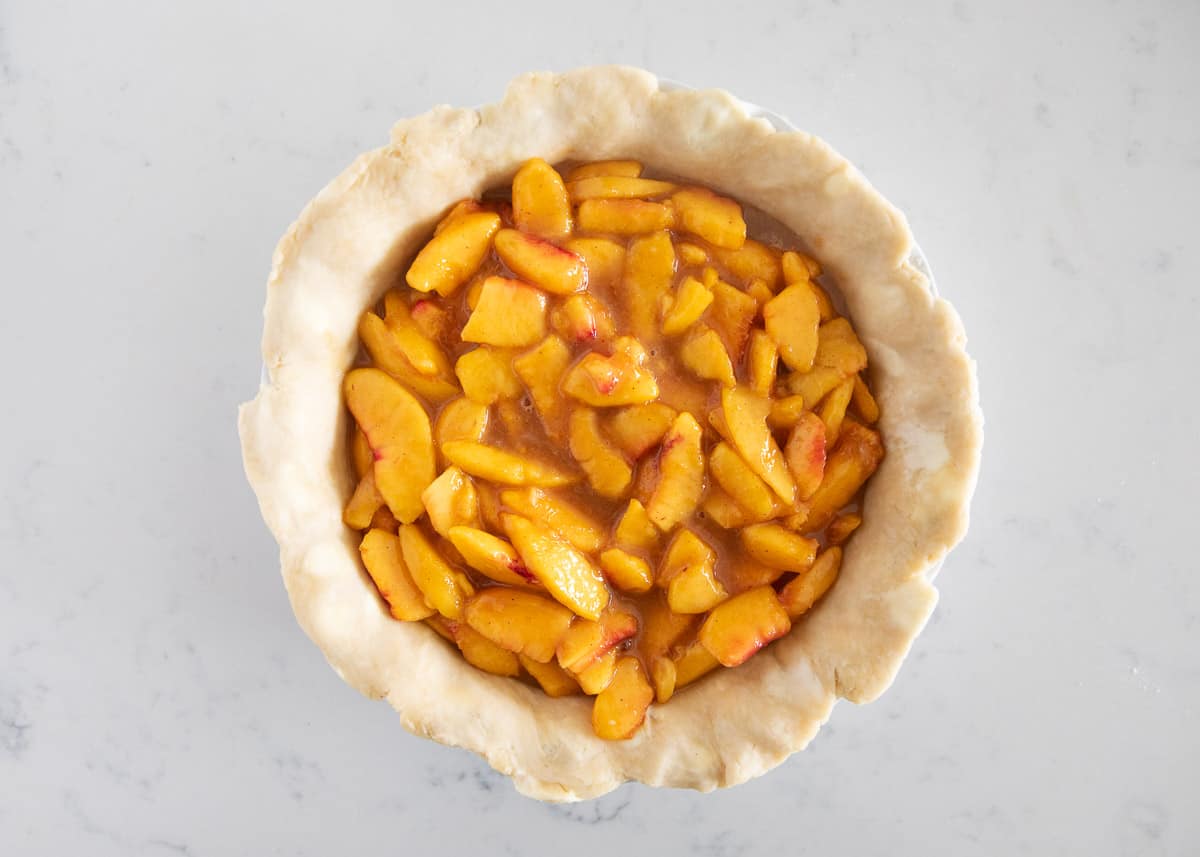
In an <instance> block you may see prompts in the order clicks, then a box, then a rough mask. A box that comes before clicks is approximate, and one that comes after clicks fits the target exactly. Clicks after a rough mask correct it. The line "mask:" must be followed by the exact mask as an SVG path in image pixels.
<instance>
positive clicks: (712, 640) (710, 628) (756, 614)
mask: <svg viewBox="0 0 1200 857" xmlns="http://www.w3.org/2000/svg"><path fill="white" fill-rule="evenodd" d="M791 629H792V623H791V620H790V619H789V618H788V614H787V612H786V611H785V610H784V609H783V605H782V604H780V603H779V597H778V596H777V595H776V594H775V590H774V589H772V588H771V587H769V586H760V587H757V588H756V589H751V590H748V591H746V592H743V593H742V594H741V595H735V596H734V597H733V598H730V599H729V600H728V601H725V602H723V603H721V604H718V605H717V606H716V607H714V608H713V611H712V612H711V613H709V614H708V618H707V619H705V620H704V624H703V625H701V626H700V634H699V637H698V639H699V641H700V644H701V645H702V646H704V648H706V649H708V651H709V652H710V653H711V654H712V656H713V657H715V658H716V659H717V660H718V661H720V662H721V664H722V665H724V666H727V667H736V666H737V665H738V664H742V663H745V662H746V661H747V660H749V659H750V657H751V656H752V655H754V654H755V653H757V652H758V650H759V649H761V648H762V647H763V646H765V645H767V644H768V643H770V642H771V641H772V640H778V639H779V638H780V637H782V636H783V635H784V634H786V633H787V632H788V631H790V630H791Z"/></svg>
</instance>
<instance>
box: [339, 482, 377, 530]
mask: <svg viewBox="0 0 1200 857" xmlns="http://www.w3.org/2000/svg"><path fill="white" fill-rule="evenodd" d="M382 505H383V495H382V494H380V493H379V489H378V488H376V487H375V474H374V473H372V472H371V471H370V470H368V471H367V474H366V475H365V476H363V478H362V479H360V480H358V486H357V487H356V488H355V489H354V493H353V494H351V495H350V501H349V502H348V503H346V508H345V509H344V510H343V511H342V522H343V523H344V524H345V525H346V526H347V527H350V528H351V529H354V530H365V529H366V528H367V527H369V526H371V519H372V518H374V517H375V513H376V512H377V511H378V510H379V507H380V506H382Z"/></svg>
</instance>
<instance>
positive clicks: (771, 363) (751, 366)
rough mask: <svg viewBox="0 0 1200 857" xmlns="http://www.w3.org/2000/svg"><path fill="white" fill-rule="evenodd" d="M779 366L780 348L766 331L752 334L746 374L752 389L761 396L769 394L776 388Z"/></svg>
mask: <svg viewBox="0 0 1200 857" xmlns="http://www.w3.org/2000/svg"><path fill="white" fill-rule="evenodd" d="M778 368H779V348H778V347H777V346H776V345H775V340H773V339H772V338H771V337H770V336H768V335H767V334H766V333H765V332H764V331H761V330H755V331H752V332H751V334H750V350H749V351H748V352H747V354H746V374H747V375H748V376H749V378H750V389H751V390H753V391H754V392H755V393H758V395H760V396H769V395H771V391H772V390H774V389H775V373H776V371H777V370H778Z"/></svg>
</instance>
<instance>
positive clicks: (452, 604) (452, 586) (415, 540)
mask: <svg viewBox="0 0 1200 857" xmlns="http://www.w3.org/2000/svg"><path fill="white" fill-rule="evenodd" d="M400 550H401V553H402V555H403V556H404V564H405V565H406V566H407V567H408V570H409V573H410V574H412V578H413V581H414V582H415V583H416V584H417V588H418V589H420V590H421V592H422V593H423V594H424V596H425V600H426V601H428V602H429V604H430V606H432V607H433V608H434V609H435V610H437V612H439V613H441V614H442V615H443V616H445V617H446V618H447V619H456V620H457V619H461V618H462V613H463V605H464V604H466V602H467V599H468V598H470V597H471V596H472V595H474V591H473V589H472V587H471V584H470V582H469V581H468V580H467V579H466V576H465V575H463V574H462V572H460V571H458V570H456V569H455V568H454V567H453V566H452V565H450V563H448V562H447V561H446V559H445V557H443V556H442V555H441V553H439V552H438V549H437V548H436V547H434V545H433V543H432V542H431V541H430V540H429V537H428V536H426V535H425V533H424V531H422V530H421V528H420V527H419V526H417V525H416V524H405V525H404V526H402V527H401V528H400Z"/></svg>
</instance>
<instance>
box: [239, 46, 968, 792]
mask: <svg viewBox="0 0 1200 857" xmlns="http://www.w3.org/2000/svg"><path fill="white" fill-rule="evenodd" d="M535 156H537V157H542V158H545V159H546V160H547V161H549V162H551V163H555V162H558V161H563V160H568V159H571V160H601V159H607V158H635V159H637V160H639V161H642V162H643V163H646V164H648V165H650V166H651V167H652V168H653V167H658V168H660V169H666V170H669V171H670V172H671V173H673V174H677V175H681V176H688V177H692V178H694V179H696V180H697V181H699V182H701V183H703V184H707V185H710V186H712V187H714V188H715V189H717V190H718V191H722V192H725V193H728V194H730V195H732V196H733V197H735V198H736V199H738V200H740V201H741V202H743V203H746V204H749V205H753V206H756V207H758V208H760V209H762V210H764V211H767V212H769V213H770V214H772V215H773V216H774V217H776V218H778V219H779V220H780V221H781V222H783V223H784V224H785V225H787V226H788V227H789V228H790V229H792V230H793V231H794V232H796V233H797V234H798V235H800V236H802V237H803V238H804V239H805V240H806V241H807V243H808V244H809V247H810V248H811V250H812V251H813V253H814V254H815V255H816V256H817V257H818V258H819V260H820V261H821V264H822V265H823V266H824V267H825V268H826V269H827V270H828V271H830V272H831V273H832V274H833V275H834V277H835V278H836V282H837V283H838V285H839V288H840V289H841V291H842V293H843V294H844V296H845V298H846V301H847V304H848V307H849V311H850V315H851V318H852V319H853V321H854V326H855V329H856V330H857V331H858V334H859V336H860V338H861V339H862V342H863V344H864V345H865V346H866V347H867V349H868V351H869V353H870V356H871V366H872V371H873V374H872V377H873V382H874V389H875V394H876V396H877V398H878V401H879V404H880V407H881V409H882V419H881V420H880V422H879V429H880V431H881V433H882V435H883V439H884V443H885V445H886V447H887V456H886V458H885V459H884V461H883V464H882V466H881V467H880V468H879V470H878V472H877V473H876V474H875V476H874V478H873V479H872V480H871V482H870V483H869V484H868V488H867V493H866V498H865V513H864V523H863V525H862V527H861V528H860V529H859V531H858V532H857V533H856V534H855V537H854V538H853V539H852V540H850V542H849V544H848V546H847V550H846V554H845V560H844V563H843V565H842V571H841V575H840V577H839V579H838V582H837V585H836V586H834V587H833V589H832V590H831V591H830V593H829V594H828V595H827V596H826V597H825V599H824V600H823V601H822V602H821V603H820V604H819V605H818V606H817V607H816V608H814V609H813V611H812V612H811V613H810V614H809V615H808V616H806V618H805V619H804V620H802V621H800V622H798V623H797V626H796V628H795V629H794V630H793V631H792V633H791V634H789V635H788V636H787V637H785V638H783V639H782V640H779V641H777V642H776V643H775V644H774V645H772V646H771V647H770V648H768V649H766V650H765V651H763V652H761V653H760V654H759V655H758V656H757V657H755V658H752V659H751V660H750V661H748V662H747V663H746V664H744V665H743V666H740V667H738V668H736V669H728V670H719V671H717V672H716V673H713V674H711V675H709V676H707V677H706V678H704V679H703V680H701V681H700V682H698V683H697V684H696V685H695V686H693V687H690V688H688V689H687V690H686V691H685V692H683V693H681V694H679V695H678V696H677V697H675V698H674V699H672V700H671V704H670V705H663V706H652V707H651V709H650V712H649V715H648V717H647V720H646V725H645V727H644V728H643V729H642V730H641V731H640V732H638V733H637V735H636V737H634V738H633V739H632V740H629V741H603V740H601V739H599V738H597V737H596V736H595V735H594V734H593V732H592V727H591V719H590V714H591V703H592V700H591V699H590V698H588V697H566V698H561V699H551V698H549V697H547V696H545V694H543V693H542V692H541V690H539V689H537V688H534V687H529V686H526V685H524V684H522V683H520V682H517V681H513V680H512V679H508V678H501V677H497V676H493V675H489V674H487V673H484V672H482V671H480V670H477V669H475V668H473V667H471V666H470V665H469V664H467V663H466V662H465V661H464V660H463V659H462V657H461V655H459V653H458V651H456V650H455V649H454V648H453V647H451V646H447V645H446V644H445V642H444V641H443V640H441V639H439V638H438V636H437V634H435V633H434V632H433V631H432V630H431V629H430V628H428V627H426V626H425V625H423V624H418V623H409V622H398V621H396V620H394V619H392V618H391V617H390V616H389V615H388V613H387V610H386V609H385V606H384V605H383V602H382V601H381V599H380V598H379V596H378V594H377V593H376V591H375V588H374V586H373V585H372V583H371V581H370V579H369V578H368V577H367V575H366V573H365V572H364V570H363V569H362V567H361V564H360V561H359V555H358V534H357V533H353V532H351V531H350V530H349V529H348V528H347V527H345V525H343V523H342V506H343V504H344V502H345V500H346V498H347V497H348V496H349V494H350V492H351V491H352V490H353V488H354V480H353V474H352V473H351V472H350V460H349V455H348V454H347V448H346V439H347V422H346V421H347V419H348V416H347V414H346V410H345V407H344V405H343V403H342V398H341V382H342V376H343V374H344V373H345V371H346V370H347V368H348V367H349V366H350V364H351V363H352V361H353V360H354V357H355V354H356V352H357V349H358V335H357V332H356V324H357V322H358V318H359V315H360V314H361V313H362V311H363V310H364V308H366V307H368V306H370V305H372V304H373V303H374V302H375V301H376V300H378V299H379V298H380V296H381V295H382V294H383V292H384V291H385V290H386V289H387V288H388V287H390V286H392V285H394V284H395V283H396V282H397V281H399V280H400V279H401V278H402V275H403V270H404V269H403V267H402V266H403V265H404V264H405V263H406V262H407V261H408V260H409V259H410V258H411V256H412V254H413V253H414V252H415V250H416V248H417V247H418V245H419V242H421V241H422V240H424V239H425V238H426V237H427V236H428V234H429V233H430V232H431V230H432V227H433V224H434V223H435V222H436V221H437V219H438V217H439V216H440V215H441V214H442V213H443V212H444V211H445V210H446V208H447V207H448V206H450V205H451V204H452V203H454V202H455V201H457V200H459V199H462V198H464V197H476V196H478V195H479V194H480V193H481V192H483V191H484V190H486V189H488V188H491V187H495V186H498V185H502V184H505V183H507V182H508V181H509V180H510V179H511V177H512V175H513V173H514V172H515V171H516V169H517V168H518V167H519V166H520V165H521V163H522V162H524V161H525V160H526V159H528V158H532V157H535ZM911 248H912V236H911V234H910V233H909V230H908V225H907V223H906V222H905V219H904V217H903V215H902V214H901V213H900V212H899V211H897V210H896V209H895V208H893V207H892V206H891V204H889V203H888V202H887V201H886V200H885V199H883V197H882V196H880V195H879V193H878V192H876V191H875V190H874V189H873V188H872V187H871V186H870V185H869V184H868V183H867V181H866V180H865V179H864V178H863V176H862V175H860V174H859V173H858V171H857V170H856V169H855V168H854V167H853V166H851V165H850V164H849V163H848V162H847V161H846V160H845V159H844V158H842V157H841V156H840V155H838V154H837V153H836V152H834V151H833V150H832V149H831V148H830V147H829V146H828V145H827V144H825V143H824V142H823V141H821V140H819V139H817V138H816V137H812V136H809V135H808V134H803V133H799V132H796V133H779V132H776V131H775V130H773V129H772V127H771V126H770V125H769V124H768V123H767V122H766V121H765V120H762V119H755V118H751V117H749V116H748V115H747V114H746V112H745V109H744V107H743V106H742V105H741V103H740V102H738V101H737V100H736V99H734V98H733V97H732V96H730V95H729V94H727V93H725V92H722V91H708V92H694V91H673V92H664V91H660V89H659V85H658V81H657V79H656V78H655V77H653V76H652V75H650V74H649V73H647V72H644V71H641V70H638V69H632V68H621V67H598V68H584V69H578V70H576V71H572V72H568V73H566V74H548V73H539V74H529V75H525V76H523V77H520V78H517V79H516V80H515V81H513V82H512V83H511V84H510V85H509V87H508V90H507V92H506V93H505V96H504V99H503V100H502V101H501V102H500V103H498V104H493V105H489V106H487V107H484V108H482V109H479V110H456V109H451V108H449V107H438V108H435V109H433V110H431V111H430V112H429V113H426V114H424V115H423V116H418V117H415V118H412V119H405V120H402V121H400V122H398V123H396V125H395V127H394V128H393V129H392V136H391V142H390V144H388V145H387V146H384V147H383V148H381V149H377V150H375V151H373V152H368V153H366V154H364V155H362V156H361V157H359V158H358V159H357V160H356V161H355V162H354V163H353V164H351V165H350V167H349V168H348V169H347V170H346V171H345V172H343V173H342V174H341V175H340V176H338V177H337V178H336V179H335V180H334V181H333V182H332V183H330V184H329V186H328V187H326V188H325V189H324V190H322V191H321V192H320V193H319V194H318V195H317V197H316V198H315V199H314V200H312V202H310V203H309V204H308V206H307V207H306V208H305V209H304V211H303V212H302V213H301V215H300V219H299V220H298V221H297V222H296V223H295V224H293V225H292V227H291V229H289V230H288V232H287V234H286V235H285V236H284V238H283V240H282V241H281V242H280V243H279V246H278V247H277V248H276V250H275V256H274V265H273V269H272V271H271V276H270V280H269V281H268V293H267V304H266V310H265V325H264V333H263V344H262V348H263V359H264V361H265V363H266V366H267V371H268V373H269V381H265V382H264V383H263V386H262V388H261V389H260V390H259V393H258V396H257V397H256V398H255V399H254V401H253V402H249V403H248V404H246V405H243V406H242V408H241V411H240V414H239V428H240V433H241V439H242V450H243V455H244V459H245V466H246V474H247V476H248V477H249V479H250V483H251V485H253V487H254V490H255V492H256V493H257V495H258V499H259V504H260V506H261V508H262V514H263V517H264V518H265V519H266V522H267V525H268V526H269V527H270V528H271V531H272V532H273V533H274V534H275V537H276V539H277V540H278V541H279V546H280V562H281V565H282V568H283V578H284V583H285V584H286V586H287V590H288V594H289V596H290V597H291V602H292V607H293V609H294V610H295V612H296V617H297V619H298V620H299V621H300V624H301V626H302V627H303V628H304V630H305V632H306V633H307V634H308V635H309V636H310V637H311V638H312V639H313V640H314V641H315V642H316V643H317V645H319V646H320V647H321V650H322V651H323V652H324V653H325V656H326V657H327V658H328V659H329V662H330V663H331V664H332V665H333V668H334V669H335V670H336V671H337V672H338V674H339V675H340V676H342V678H344V679H345V680H346V681H347V682H349V683H350V684H351V685H352V686H354V687H356V688H358V690H360V691H361V692H362V693H364V694H367V695H368V696H371V697H385V698H386V699H387V700H388V702H390V703H391V704H392V706H393V707H394V708H395V709H396V711H397V712H398V713H399V714H400V719H401V722H402V723H403V724H404V726H405V728H407V729H409V730H410V731H412V732H414V733H416V734H418V735H424V736H427V737H430V738H433V739H434V740H436V741H440V742H442V743H444V744H450V745H454V746H460V747H466V748H468V749H471V750H474V751H475V752H477V753H479V754H481V755H483V756H484V757H485V758H486V759H487V760H488V762H489V763H490V764H491V765H492V766H493V767H494V768H496V769H497V770H499V771H501V772H503V773H505V774H507V775H509V776H511V777H512V779H513V781H514V782H515V783H516V786H517V788H518V789H519V790H520V791H521V792H523V793H525V794H527V795H530V796H532V797H536V798H540V799H542V800H555V801H564V800H578V799H582V798H589V797H595V796H598V795H602V794H604V793H605V792H608V791H610V790H612V789H613V788H615V787H617V786H618V785H619V784H621V783H622V782H623V781H626V780H639V781H641V782H643V783H646V784H649V785H662V786H672V787H685V788H694V789H701V790H710V789H713V788H717V787H723V786H731V785H735V784H737V783H741V782H744V781H746V780H748V779H750V778H751V777H755V776H758V775H759V774H762V773H764V772H766V771H767V770H769V769H771V768H773V767H774V766H776V765H778V764H779V763H780V762H782V761H783V760H784V759H786V758H787V757H788V756H789V755H790V754H791V753H794V752H796V751H798V750H801V749H803V748H804V747H805V745H807V744H808V742H809V740H810V739H811V738H812V737H813V735H814V734H815V733H816V731H817V729H818V728H819V727H820V726H821V724H822V723H823V722H824V721H825V720H826V718H827V717H828V716H829V712H830V710H831V709H832V707H833V703H834V701H835V700H836V699H838V698H839V697H842V698H845V699H849V700H851V701H852V702H869V701H871V700H873V699H875V698H876V697H877V696H879V694H880V693H882V692H883V691H884V690H885V689H886V688H887V686H888V685H889V684H890V683H891V681H892V678H893V677H894V676H895V674H896V670H897V669H898V668H899V666H900V662H901V661H902V660H903V659H904V656H905V655H906V654H907V652H908V649H909V646H910V645H911V643H912V641H913V638H914V637H916V635H917V634H918V633H919V632H920V630H921V628H922V627H923V626H924V624H925V621H926V620H927V619H928V618H929V615H930V613H931V611H932V610H933V606H934V604H935V602H936V600H937V592H936V590H935V589H934V588H933V586H932V584H931V583H930V581H929V579H928V577H929V576H931V575H929V574H927V573H928V572H931V571H932V570H933V569H935V568H936V567H937V565H938V563H939V562H940V560H941V559H942V558H943V557H944V556H945V554H946V552H947V551H948V550H949V549H950V548H951V547H953V546H954V545H955V544H956V543H957V542H958V541H959V540H960V539H961V538H962V537H963V535H964V533H965V532H966V529H967V513H968V503H969V500H970V496H971V493H972V491H973V489H974V485H975V477H976V472H977V469H978V463H979V454H980V446H981V443H982V415H981V413H980V411H979V407H978V397H977V391H976V385H975V371H974V364H973V362H972V361H971V360H970V358H969V357H968V356H967V354H966V351H965V350H964V345H965V336H964V334H963V330H962V326H961V323H960V321H959V319H958V316H957V315H956V314H955V312H954V310H953V309H952V308H951V307H950V305H949V304H947V303H946V302H945V301H942V300H938V299H936V298H934V297H933V296H932V295H931V294H930V292H929V290H928V287H927V283H926V282H925V280H924V278H923V277H922V276H921V274H919V273H918V272H917V271H916V270H915V269H914V268H913V267H912V266H911V265H910V264H909V263H908V257H909V253H910V250H911Z"/></svg>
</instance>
